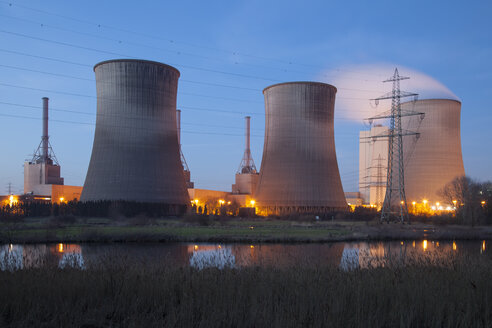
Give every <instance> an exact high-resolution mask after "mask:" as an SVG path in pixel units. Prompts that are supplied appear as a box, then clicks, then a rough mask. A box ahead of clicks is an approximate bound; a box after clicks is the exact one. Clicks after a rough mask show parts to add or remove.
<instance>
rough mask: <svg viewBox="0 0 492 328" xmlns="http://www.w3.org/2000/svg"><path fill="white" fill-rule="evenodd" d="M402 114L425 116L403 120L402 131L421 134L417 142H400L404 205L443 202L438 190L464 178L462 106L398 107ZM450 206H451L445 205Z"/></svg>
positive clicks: (439, 102) (437, 102)
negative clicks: (405, 201)
mask: <svg viewBox="0 0 492 328" xmlns="http://www.w3.org/2000/svg"><path fill="white" fill-rule="evenodd" d="M401 108H402V111H403V110H407V111H415V112H421V113H424V114H425V116H424V118H423V120H420V118H419V117H418V116H407V117H402V127H403V128H405V129H407V130H411V131H417V132H419V133H420V135H419V138H418V139H416V140H415V139H414V138H411V137H406V138H405V137H404V138H403V151H404V155H403V157H404V162H405V192H406V196H407V202H413V201H416V202H418V203H420V202H422V201H423V200H427V201H428V202H429V203H431V204H432V203H436V202H442V201H443V199H442V197H441V196H439V190H440V189H442V188H443V187H444V186H445V185H446V184H447V183H448V182H450V181H452V180H453V179H454V178H456V177H458V176H463V175H465V168H464V166H463V157H462V153H461V134H460V116H461V102H459V101H457V100H451V99H425V100H417V101H409V102H405V103H403V104H401ZM448 205H451V204H448Z"/></svg>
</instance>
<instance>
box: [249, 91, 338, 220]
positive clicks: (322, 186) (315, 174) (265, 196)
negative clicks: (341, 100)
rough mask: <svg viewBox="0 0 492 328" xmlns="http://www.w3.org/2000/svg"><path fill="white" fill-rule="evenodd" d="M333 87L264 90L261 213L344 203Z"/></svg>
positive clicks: (316, 210) (318, 208)
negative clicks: (334, 118)
mask: <svg viewBox="0 0 492 328" xmlns="http://www.w3.org/2000/svg"><path fill="white" fill-rule="evenodd" d="M336 92H337V89H336V88H335V87H334V86H331V85H329V84H324V83H317V82H291V83H281V84H276V85H272V86H270V87H268V88H266V89H265V90H263V94H264V96H265V114H266V120H265V143H264V147H263V158H262V162H261V170H260V178H259V182H258V187H257V191H256V198H257V207H258V209H259V211H260V213H262V214H289V213H323V212H326V211H332V210H344V209H346V207H347V203H346V201H345V196H344V193H343V188H342V182H341V180H340V173H339V171H338V164H337V157H336V153H335V137H334V126H333V116H334V105H335V94H336Z"/></svg>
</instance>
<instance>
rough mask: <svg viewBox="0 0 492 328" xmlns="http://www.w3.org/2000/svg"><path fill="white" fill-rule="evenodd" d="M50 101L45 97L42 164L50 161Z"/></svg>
mask: <svg viewBox="0 0 492 328" xmlns="http://www.w3.org/2000/svg"><path fill="white" fill-rule="evenodd" d="M48 100H49V98H48V97H43V134H42V136H41V140H42V146H41V148H42V150H41V154H42V155H41V160H42V163H47V161H48V148H49V135H48Z"/></svg>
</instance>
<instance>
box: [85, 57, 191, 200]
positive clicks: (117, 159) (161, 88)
mask: <svg viewBox="0 0 492 328" xmlns="http://www.w3.org/2000/svg"><path fill="white" fill-rule="evenodd" d="M94 72H95V74H96V87H97V119H96V130H95V136H94V145H93V147H92V156H91V160H90V164H89V169H88V172H87V177H86V179H85V183H84V189H83V191H82V195H81V197H80V200H81V201H97V200H114V201H117V200H124V201H137V202H149V203H164V204H170V205H187V204H189V198H188V193H187V189H186V184H185V178H184V174H183V167H182V166H181V161H180V155H179V145H178V135H177V127H176V93H177V87H178V78H179V71H178V70H177V69H175V68H174V67H171V66H168V65H165V64H162V63H157V62H151V61H144V60H130V59H122V60H109V61H104V62H101V63H99V64H97V65H96V66H94Z"/></svg>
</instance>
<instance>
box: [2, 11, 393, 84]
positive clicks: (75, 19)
mask: <svg viewBox="0 0 492 328" xmlns="http://www.w3.org/2000/svg"><path fill="white" fill-rule="evenodd" d="M0 2H2V3H4V4H8V5H9V6H10V7H11V6H12V5H14V6H17V7H19V8H23V9H26V10H31V11H35V12H38V13H42V14H45V15H50V16H55V17H59V18H63V19H67V20H72V21H76V22H79V23H83V24H87V25H90V26H93V27H97V28H98V29H101V28H105V29H109V30H115V31H119V32H124V33H125V34H134V35H138V36H145V37H148V38H151V39H156V40H161V41H162V40H163V41H166V42H169V43H171V44H173V45H174V44H183V45H188V46H192V47H196V48H199V49H209V50H214V51H219V52H223V53H227V54H229V55H234V56H244V57H250V58H255V59H260V60H266V61H271V62H277V63H281V64H284V65H285V64H287V65H289V66H291V65H293V64H294V65H299V66H304V67H313V68H320V69H324V67H319V66H317V65H313V64H306V63H300V62H295V61H286V60H282V59H278V58H268V57H264V56H258V55H253V54H247V53H242V52H238V51H231V50H225V49H220V48H216V47H210V46H203V45H197V44H194V43H189V42H183V41H177V40H173V39H166V38H163V37H162V36H156V35H152V34H148V33H142V32H136V31H132V30H129V29H123V28H120V27H114V26H110V25H106V24H100V23H94V22H90V21H87V20H81V19H78V18H75V17H71V16H66V15H61V14H57V13H52V12H48V11H46V10H41V9H37V8H33V7H28V6H24V5H20V4H12V3H11V2H7V1H0ZM3 16H6V17H9V16H7V15H3ZM10 18H14V19H21V18H17V17H12V16H10ZM22 20H24V21H29V20H27V19H22ZM29 22H31V23H34V24H41V25H42V26H49V25H46V24H43V23H39V22H34V21H29ZM50 27H52V28H56V27H53V26H50ZM59 29H61V28H59ZM68 31H70V32H73V33H83V32H78V31H73V30H68ZM86 35H88V34H87V33H86ZM91 36H94V35H91ZM113 40H115V41H118V42H119V43H121V42H122V41H121V40H116V39H113ZM170 51H172V50H170ZM191 55H195V54H191ZM336 70H337V71H341V72H343V71H345V72H348V73H350V74H358V75H366V76H371V77H373V76H375V75H379V76H383V75H382V74H368V73H361V72H356V71H353V70H347V69H340V68H338V69H336ZM365 81H369V80H365Z"/></svg>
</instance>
